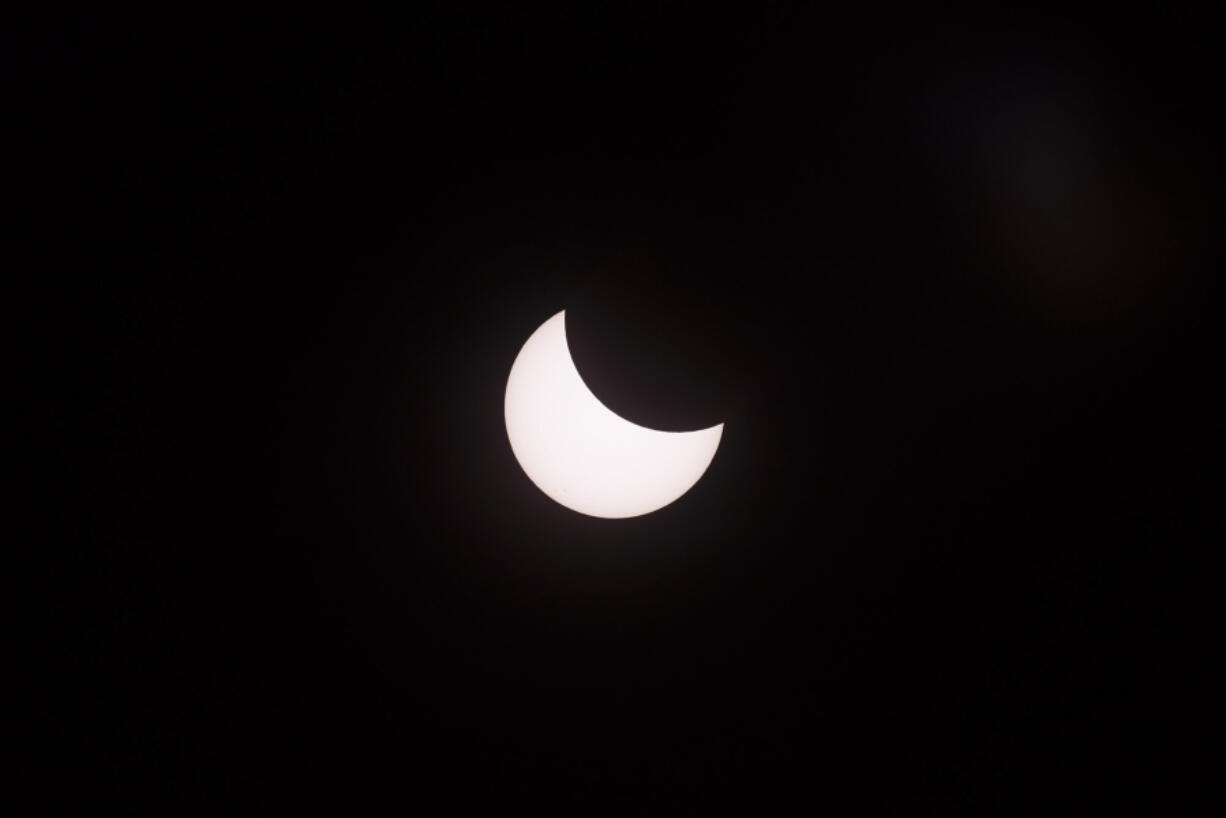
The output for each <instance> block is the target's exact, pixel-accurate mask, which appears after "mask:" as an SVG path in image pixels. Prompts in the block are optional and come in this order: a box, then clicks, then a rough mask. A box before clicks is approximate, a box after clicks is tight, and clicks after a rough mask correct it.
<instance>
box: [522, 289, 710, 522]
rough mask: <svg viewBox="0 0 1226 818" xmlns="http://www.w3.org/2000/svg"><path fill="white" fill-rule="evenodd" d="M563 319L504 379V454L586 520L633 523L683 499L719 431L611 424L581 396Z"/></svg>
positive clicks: (587, 395) (536, 339)
mask: <svg viewBox="0 0 1226 818" xmlns="http://www.w3.org/2000/svg"><path fill="white" fill-rule="evenodd" d="M565 316H566V311H565V310H563V311H562V312H559V313H558V314H557V315H555V316H553V317H552V318H550V319H549V320H548V321H546V322H545V323H544V324H542V325H541V326H540V328H539V329H537V331H536V332H534V333H532V336H531V337H530V338H529V339H528V341H527V343H525V344H524V347H523V349H521V350H520V351H519V356H518V357H517V358H516V359H515V363H514V365H513V366H512V367H511V375H510V377H509V378H508V379H507V394H506V403H505V406H504V409H505V413H506V423H507V436H508V437H509V438H510V440H511V450H512V451H513V452H514V453H515V458H516V459H517V460H518V461H519V465H520V466H522V467H523V470H524V472H526V473H527V475H528V477H529V478H530V479H531V480H532V482H533V483H535V484H536V485H537V487H538V488H539V489H540V490H541V491H543V492H545V494H547V495H549V497H551V498H552V499H554V500H556V501H557V502H559V503H561V504H562V505H564V506H566V507H567V508H569V509H573V510H575V511H578V512H580V513H582V514H588V515H591V516H593V517H606V518H619V517H637V516H639V515H641V514H647V513H649V512H652V511H655V510H657V509H660V508H663V507H664V506H666V505H668V504H669V503H671V502H673V501H674V500H676V499H677V498H678V497H680V496H681V495H683V494H685V493H686V492H687V491H689V490H690V488H691V487H692V486H693V485H694V484H695V483H697V482H698V478H700V477H702V475H703V473H704V472H705V471H706V470H707V466H709V465H710V464H711V459H712V458H713V457H715V450H716V449H717V448H719V441H720V437H721V436H722V435H723V432H724V424H722V423H721V424H719V425H717V426H712V427H711V428H709V429H699V430H698V431H694V432H661V431H659V430H657V429H647V428H645V427H643V426H639V425H637V424H634V423H631V422H630V421H628V420H625V419H624V418H622V417H620V416H618V415H617V414H615V413H614V412H613V411H612V410H610V409H609V408H608V407H606V406H605V405H604V404H603V403H601V402H600V401H599V400H598V399H597V398H596V396H595V395H593V394H592V393H591V391H590V390H589V389H588V388H587V385H586V384H585V383H584V382H583V378H581V377H580V376H579V370H577V369H576V368H575V364H574V361H573V360H572V359H571V356H570V347H569V346H568V345H567V343H566V321H565Z"/></svg>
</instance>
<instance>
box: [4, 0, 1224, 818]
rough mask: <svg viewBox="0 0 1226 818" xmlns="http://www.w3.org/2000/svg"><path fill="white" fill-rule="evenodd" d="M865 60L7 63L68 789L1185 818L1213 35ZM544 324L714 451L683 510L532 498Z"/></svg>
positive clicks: (497, 43)
mask: <svg viewBox="0 0 1226 818" xmlns="http://www.w3.org/2000/svg"><path fill="white" fill-rule="evenodd" d="M581 5H582V4H581ZM883 16H884V15H883ZM887 22H889V21H886V20H876V21H870V23H869V24H864V22H863V21H861V22H859V23H855V24H853V23H851V22H849V21H847V20H843V19H840V18H838V17H837V16H836V15H831V14H830V13H828V12H825V11H822V12H819V11H810V12H801V11H797V10H793V9H785V8H780V7H775V6H769V7H760V8H756V9H754V10H752V11H747V12H744V13H741V14H731V13H726V14H725V13H716V12H713V11H712V10H711V9H708V8H704V7H699V6H696V7H693V8H690V9H688V10H684V11H667V12H665V11H663V10H660V9H657V8H655V7H654V6H652V5H647V4H642V5H635V4H620V5H618V6H617V8H616V9H612V10H606V11H597V10H594V9H591V8H572V9H569V10H564V9H560V8H555V9H551V10H547V11H544V10H538V11H534V12H531V13H530V12H528V11H526V10H523V9H518V10H511V9H505V8H485V9H480V10H477V9H471V8H469V9H460V8H457V7H454V6H452V5H451V4H440V5H439V6H437V7H434V8H425V7H422V8H415V9H413V10H411V11H406V12H405V13H404V15H403V16H402V17H400V18H398V19H373V18H371V19H358V18H356V17H350V18H347V19H345V20H337V19H333V18H330V17H322V16H321V17H315V18H306V17H304V16H303V15H302V14H301V13H299V14H298V15H295V16H287V17H285V18H270V19H258V20H257V19H252V18H250V17H225V16H223V15H220V14H216V15H214V16H211V17H210V16H198V15H194V14H188V13H181V12H174V13H173V14H171V13H166V12H160V13H159V12H153V11H150V10H147V11H145V12H143V13H141V14H133V15H131V16H115V15H112V14H109V13H104V12H102V11H98V10H95V11H89V12H87V11H84V10H77V11H75V12H72V13H65V14H63V15H62V16H60V17H58V18H56V19H54V20H43V19H39V20H34V19H29V20H22V21H20V22H19V24H18V25H17V26H16V27H14V28H13V29H11V34H12V36H13V39H14V47H13V48H11V49H9V50H8V56H7V57H6V60H8V61H10V66H9V70H8V71H7V73H8V76H9V83H10V87H11V88H12V89H13V90H15V91H16V95H15V97H14V99H15V102H14V103H13V104H12V105H11V106H10V112H11V113H12V121H13V122H14V123H15V129H16V130H18V131H20V132H24V133H26V134H28V135H29V137H30V140H29V142H28V147H25V148H23V149H22V151H21V152H18V153H15V154H14V158H16V159H18V160H19V161H17V162H15V163H14V164H15V166H16V171H15V172H16V179H17V186H18V187H17V189H18V191H19V192H20V194H21V199H20V201H21V203H22V206H21V208H20V211H21V214H20V215H19V216H18V217H17V219H16V221H15V222H14V223H13V224H14V225H15V226H16V228H17V231H16V232H24V233H25V234H26V235H28V236H32V237H34V238H35V239H36V243H37V252H36V253H35V254H33V255H32V256H31V257H30V258H31V259H33V262H32V263H30V265H29V266H28V268H27V269H29V270H30V277H31V278H39V279H40V280H41V281H52V282H55V293H54V295H52V296H50V297H48V298H47V299H45V301H44V303H46V304H48V305H49V306H50V313H51V314H52V316H51V318H50V319H48V320H45V321H43V322H41V324H40V329H39V330H38V333H37V334H36V335H33V336H31V337H32V338H35V339H36V340H34V341H32V342H31V343H30V344H29V345H28V346H27V347H23V348H32V349H33V350H34V351H35V353H36V355H38V356H41V355H44V354H45V355H48V356H53V359H54V361H55V365H54V366H50V367H35V368H37V369H41V371H42V377H43V378H44V379H45V380H46V381H47V382H49V383H47V384H46V385H47V387H48V390H47V394H51V395H53V396H54V397H53V400H52V404H53V406H52V412H51V418H52V420H53V421H54V422H55V423H56V424H57V431H56V432H55V433H53V434H52V435H51V436H50V437H49V438H48V441H47V444H46V447H45V450H44V454H45V457H46V458H47V460H48V461H49V462H50V463H52V464H53V465H54V467H55V468H56V469H57V477H56V489H55V492H56V496H58V497H62V498H63V499H64V503H63V504H62V505H61V508H60V510H59V511H58V512H56V514H55V517H56V519H57V522H60V523H67V525H68V526H69V528H70V531H71V534H72V535H71V537H70V539H69V542H70V543H71V546H70V549H69V553H68V555H67V557H66V560H65V562H64V563H63V569H62V570H63V571H64V573H65V575H66V576H68V577H70V579H71V583H70V584H69V585H68V586H67V587H65V589H64V590H65V598H66V599H67V604H66V605H65V606H64V610H66V611H67V613H68V616H69V624H70V627H69V630H68V638H66V639H61V640H58V641H56V642H55V644H54V647H53V649H52V650H53V652H54V653H56V654H57V655H60V656H62V657H64V658H66V660H67V661H66V669H65V670H64V671H63V672H62V673H59V674H58V675H57V679H56V681H57V682H58V683H57V684H56V685H54V686H53V687H52V688H51V689H52V690H54V691H55V696H56V703H55V705H54V707H53V709H52V711H51V712H52V714H53V718H51V719H49V721H48V726H47V728H46V730H47V732H48V734H49V736H50V738H51V739H52V744H53V746H54V749H53V754H52V756H51V760H52V762H53V764H54V765H55V768H56V769H57V770H59V771H60V772H59V776H58V777H59V779H60V781H61V782H62V784H61V787H60V788H62V789H63V790H66V791H68V792H71V793H73V794H82V793H84V794H85V795H86V796H87V797H88V798H89V799H90V800H91V801H92V802H93V803H96V804H100V805H108V806H110V805H114V806H117V807H120V808H123V809H127V810H133V811H135V810H140V809H148V810H150V811H152V812H156V813H159V814H183V815H194V814H242V813H246V812H254V811H256V810H260V811H262V812H265V813H267V812H269V811H272V812H274V813H280V812H288V811H290V810H291V809H295V810H297V809H301V808H310V807H319V808H326V809H329V810H337V809H343V810H346V811H348V812H350V813H354V812H356V813H359V814H361V813H365V812H369V811H373V809H375V808H380V809H395V810H408V809H437V808H438V807H426V806H424V805H426V804H443V805H449V806H448V807H447V808H449V809H455V810H458V809H461V808H462V807H464V806H465V805H470V804H476V803H478V802H490V803H493V804H495V805H507V806H508V807H509V806H511V805H513V804H518V803H526V802H536V801H540V802H544V803H549V804H552V805H555V806H562V807H565V808H569V809H571V810H573V811H574V813H572V814H582V812H587V811H589V810H590V809H591V808H593V807H602V808H607V809H609V810H611V811H614V812H619V813H621V814H626V813H627V812H634V813H646V814H652V813H656V812H666V811H667V812H674V811H677V810H680V811H682V812H686V811H689V810H691V809H692V810H694V811H698V810H700V809H701V810H708V811H709V809H710V808H712V807H715V806H720V805H727V804H728V803H737V804H741V805H744V806H745V807H747V808H759V809H766V807H764V806H763V805H765V804H769V803H773V802H775V801H777V800H778V801H781V802H782V801H790V800H798V801H799V802H800V803H801V804H803V805H805V806H807V807H813V808H818V809H825V810H829V811H830V812H831V813H832V814H840V815H853V814H872V815H882V814H950V813H959V814H962V813H965V814H975V815H990V814H1033V813H1034V811H1035V810H1043V811H1050V810H1051V809H1052V808H1054V807H1059V808H1061V809H1063V808H1065V807H1069V808H1078V809H1089V810H1095V809H1099V808H1101V807H1102V806H1103V805H1104V803H1106V802H1110V803H1113V804H1132V805H1135V804H1144V805H1148V806H1150V807H1154V808H1162V807H1169V806H1171V804H1173V803H1175V802H1179V801H1181V800H1183V799H1189V800H1191V801H1193V802H1195V797H1194V796H1193V795H1190V794H1194V793H1197V792H1198V791H1199V790H1198V788H1197V784H1198V783H1200V782H1201V781H1202V779H1203V777H1204V776H1206V775H1208V773H1209V771H1210V761H1211V756H1209V755H1208V754H1207V753H1205V752H1203V751H1202V749H1201V742H1202V741H1208V740H1209V739H1211V738H1212V737H1213V736H1214V735H1216V734H1217V733H1216V730H1217V727H1216V726H1215V725H1216V722H1215V721H1214V720H1213V719H1211V714H1210V708H1209V707H1208V705H1207V704H1206V702H1207V701H1208V697H1207V696H1205V695H1204V694H1206V693H1207V692H1208V690H1209V682H1208V680H1207V672H1208V671H1207V668H1208V667H1209V666H1210V664H1211V662H1210V654H1211V653H1212V652H1213V651H1215V650H1216V649H1217V648H1216V644H1215V641H1214V640H1212V639H1208V638H1207V637H1206V638H1202V637H1201V632H1202V630H1201V629H1203V628H1204V627H1205V624H1206V623H1207V622H1208V621H1210V619H1209V610H1210V605H1209V603H1210V599H1211V597H1210V596H1209V594H1208V585H1209V582H1208V575H1207V574H1206V573H1205V566H1204V565H1203V564H1202V557H1203V555H1204V554H1206V553H1208V551H1209V550H1210V549H1212V548H1213V547H1214V545H1213V540H1212V538H1211V537H1210V536H1208V535H1206V534H1204V533H1202V532H1201V530H1200V524H1201V521H1202V517H1203V515H1202V513H1201V512H1202V511H1203V510H1204V508H1205V504H1206V503H1208V502H1209V497H1210V494H1209V490H1208V486H1207V485H1206V483H1205V482H1204V481H1205V475H1206V472H1207V469H1206V465H1207V452H1206V448H1207V438H1206V428H1207V427H1208V421H1209V420H1210V418H1211V417H1214V416H1215V413H1216V410H1215V409H1214V406H1215V404H1214V403H1213V402H1212V400H1211V398H1210V395H1211V394H1212V390H1211V386H1212V380H1213V379H1214V377H1215V375H1216V374H1217V367H1216V366H1215V365H1213V364H1211V363H1210V361H1211V357H1212V356H1211V355H1210V353H1209V342H1208V326H1209V323H1210V318H1211V315H1212V314H1213V313H1214V310H1213V309H1211V307H1210V304H1211V302H1210V300H1209V298H1208V292H1209V290H1208V286H1207V284H1208V281H1209V280H1210V274H1211V273H1212V272H1214V270H1215V269H1216V267H1215V266H1214V265H1215V264H1216V263H1217V261H1216V256H1215V255H1214V251H1215V244H1214V242H1215V240H1216V234H1217V233H1218V232H1220V222H1219V221H1218V219H1217V217H1216V215H1215V210H1214V208H1213V207H1212V205H1213V204H1214V203H1215V202H1216V199H1217V197H1218V193H1219V187H1218V186H1219V185H1220V182H1221V176H1220V144H1219V143H1218V142H1217V141H1216V138H1215V135H1214V134H1213V133H1212V132H1211V130H1210V124H1211V123H1212V121H1213V119H1214V111H1213V109H1214V108H1216V107H1218V104H1219V103H1218V100H1217V97H1218V96H1220V93H1219V92H1220V89H1219V88H1218V82H1217V80H1216V79H1215V77H1217V74H1216V72H1215V70H1214V67H1213V66H1212V65H1211V60H1212V58H1213V56H1214V55H1213V51H1214V49H1215V48H1216V47H1217V44H1216V43H1215V42H1214V41H1213V39H1212V38H1211V37H1210V33H1211V29H1212V27H1210V26H1207V25H1205V24H1203V22H1199V21H1197V20H1194V19H1189V20H1183V21H1180V20H1171V19H1164V20H1154V19H1148V18H1147V19H1139V20H1136V21H1132V22H1128V23H1122V22H1121V21H1119V20H1113V21H1101V20H1099V21H1095V23H1094V25H1092V26H1086V27H1081V28H1079V30H1078V31H1076V32H1074V31H1073V28H1074V27H1073V26H1072V25H1068V24H1065V25H1057V24H1056V23H1055V22H1053V21H1051V20H1024V19H1010V20H1006V21H1003V22H1001V23H996V22H994V21H982V22H981V23H977V24H975V23H970V22H968V21H966V20H961V21H960V22H959V23H958V24H957V25H955V24H953V23H951V22H946V21H941V22H938V21H932V20H930V21H926V22H925V23H924V24H922V25H917V24H914V23H913V22H911V21H892V22H889V25H888V30H887V28H886V23H887ZM1065 22H1066V21H1065ZM31 228H33V229H31ZM61 282H63V283H62V284H61ZM561 309H566V310H567V329H568V335H569V337H570V342H571V346H572V350H573V354H574V357H575V359H576V362H577V365H578V367H579V369H580V371H581V372H582V373H583V375H584V377H585V379H586V380H587V382H588V383H589V385H590V386H591V388H592V389H593V391H594V392H595V393H596V394H597V395H598V396H599V397H600V398H601V399H602V400H603V401H604V402H605V403H606V404H607V405H609V406H610V407H611V408H613V409H614V410H615V411H617V412H619V413H620V414H622V415H623V416H625V417H627V418H629V419H631V420H634V421H636V422H639V423H642V424H645V425H649V426H654V427H656V428H663V429H673V430H684V429H693V428H699V427H702V426H707V425H711V424H713V423H718V422H724V423H726V427H725V433H724V438H723V442H722V444H721V447H720V449H719V452H718V453H717V455H716V457H715V460H714V461H713V463H712V466H711V468H710V470H709V471H708V472H707V474H706V475H705V476H704V477H703V478H702V480H701V481H700V482H699V483H698V484H697V485H696V486H695V488H694V489H693V490H692V491H690V492H689V493H688V494H687V495H685V496H684V497H683V498H681V499H680V500H679V501H677V502H676V503H675V504H673V505H671V506H668V507H666V508H665V509H663V510H661V511H658V512H656V513H653V514H651V515H648V516H645V517H641V518H635V519H630V520H621V521H607V520H598V519H592V518H585V517H582V516H580V515H577V514H575V513H573V512H570V511H568V510H566V509H564V508H562V507H560V506H558V505H556V504H554V503H553V502H552V501H550V500H549V499H548V498H546V497H545V496H544V495H542V494H541V493H540V492H539V491H538V490H537V489H536V488H535V487H534V486H532V484H531V483H530V482H529V481H528V480H527V479H526V478H525V476H524V475H523V473H522V472H521V471H520V469H519V467H518V465H517V464H516V462H515V460H514V458H513V456H512V454H511V451H510V448H509V446H508V444H507V440H506V434H505V429H504V427H503V420H502V396H503V389H504V387H505V382H506V375H507V373H508V371H509V369H510V366H511V363H512V361H513V360H514V357H515V355H516V353H517V352H518V350H519V347H520V346H521V345H522V343H523V341H524V340H525V339H526V338H527V337H528V336H529V335H530V334H531V333H532V331H533V330H534V329H535V328H536V327H537V326H539V325H540V324H541V323H542V322H543V321H544V320H545V319H547V318H548V317H549V316H551V315H552V314H554V313H555V312H557V311H558V310H561ZM1198 572H1199V573H1200V576H1201V580H1199V581H1197V580H1194V579H1193V577H1194V576H1195V575H1196V574H1197V573H1198ZM440 799H441V800H440ZM772 811H773V810H772Z"/></svg>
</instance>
